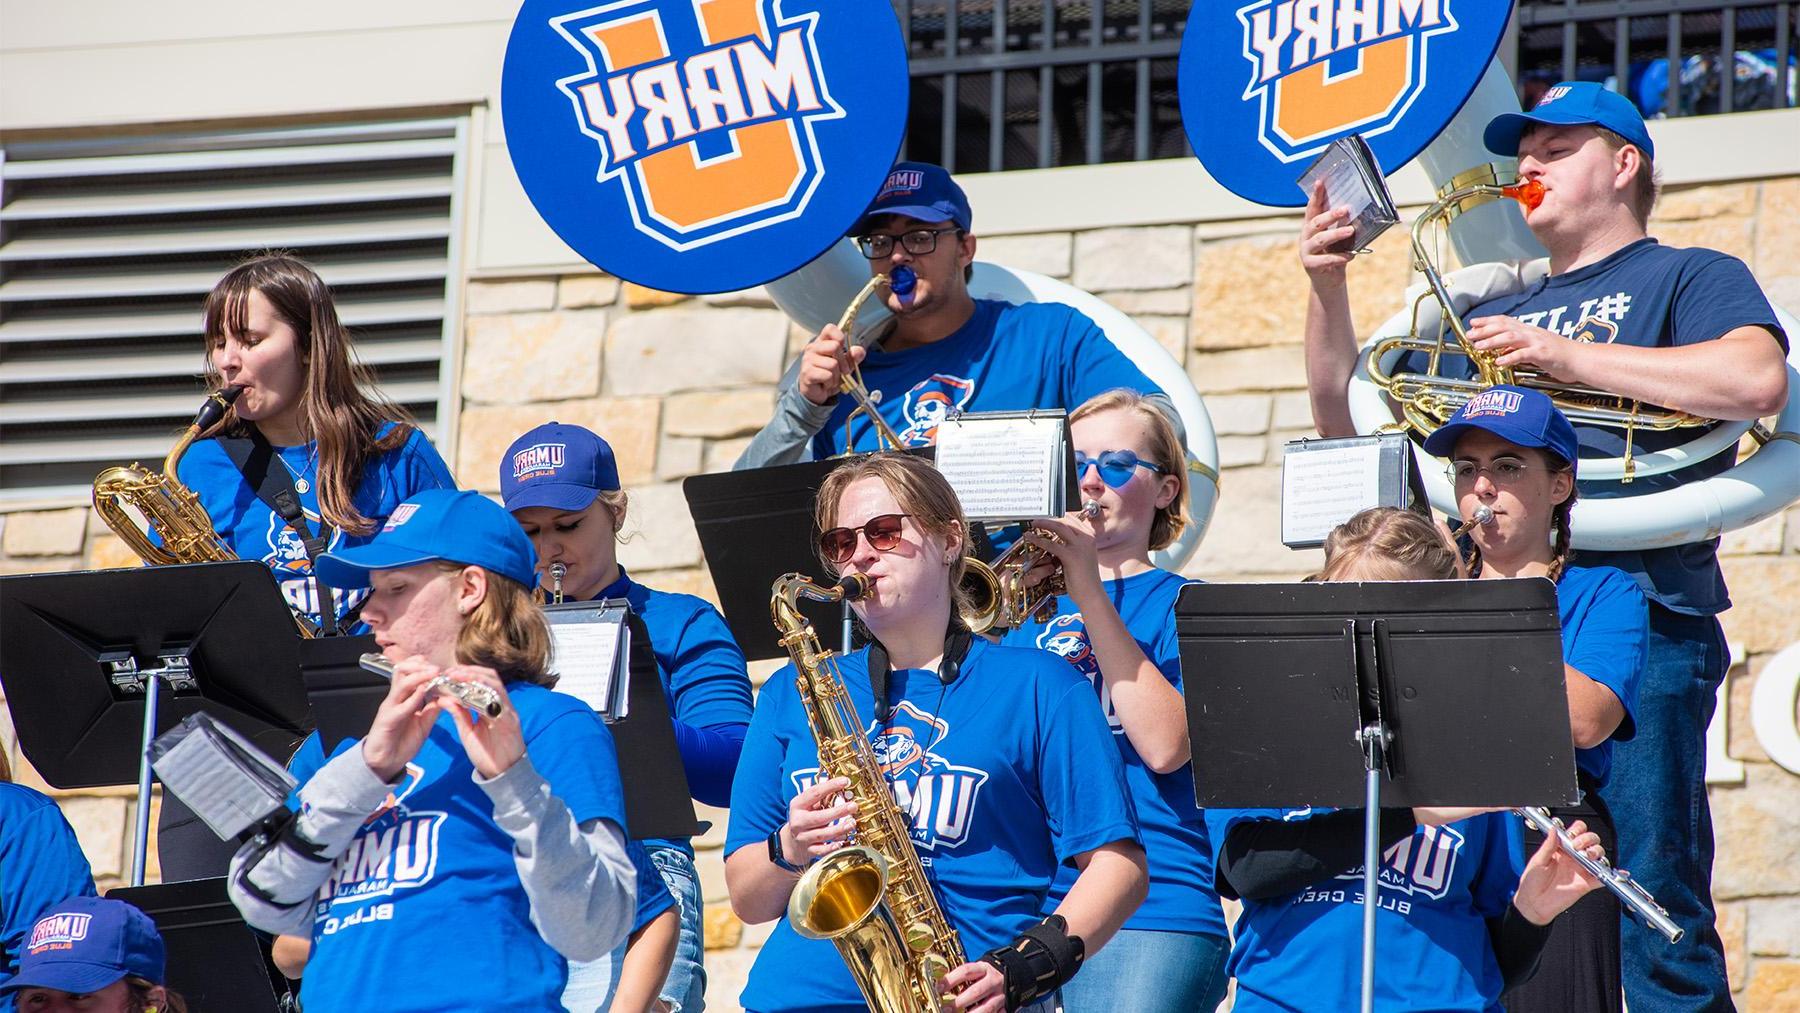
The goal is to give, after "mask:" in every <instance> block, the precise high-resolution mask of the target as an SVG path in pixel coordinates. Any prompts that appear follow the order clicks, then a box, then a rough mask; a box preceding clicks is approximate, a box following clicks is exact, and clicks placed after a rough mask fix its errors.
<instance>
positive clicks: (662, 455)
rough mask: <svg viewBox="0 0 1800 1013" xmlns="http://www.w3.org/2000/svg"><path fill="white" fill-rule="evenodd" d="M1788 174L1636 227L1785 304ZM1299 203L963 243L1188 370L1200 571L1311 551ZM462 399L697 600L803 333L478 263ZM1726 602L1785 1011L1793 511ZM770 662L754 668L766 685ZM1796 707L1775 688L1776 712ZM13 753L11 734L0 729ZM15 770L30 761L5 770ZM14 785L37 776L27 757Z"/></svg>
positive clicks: (1376, 288)
mask: <svg viewBox="0 0 1800 1013" xmlns="http://www.w3.org/2000/svg"><path fill="white" fill-rule="evenodd" d="M1796 221H1800V177H1789V178H1781V179H1771V180H1762V181H1752V182H1747V183H1730V184H1722V185H1709V186H1698V187H1690V188H1685V189H1679V190H1674V191H1671V192H1670V193H1669V194H1667V195H1666V197H1665V199H1664V201H1663V204H1662V206H1661V210H1660V213H1659V220H1658V222H1657V224H1656V226H1655V229H1654V231H1655V232H1656V233H1657V234H1658V235H1660V236H1661V237H1662V238H1663V239H1664V240H1665V241H1667V242H1669V243H1671V244H1673V245H1706V246H1712V247H1715V248H1719V249H1723V250H1726V251H1728V252H1731V253H1734V254H1736V255H1738V256H1740V257H1743V258H1744V259H1745V260H1746V261H1748V262H1749V263H1750V264H1751V266H1752V267H1753V268H1754V269H1755V270H1756V272H1757V274H1758V276H1759V278H1760V279H1761V281H1762V283H1763V284H1764V286H1765V287H1766V288H1767V289H1768V291H1769V293H1770V295H1771V296H1772V297H1774V298H1775V299H1776V300H1777V301H1779V302H1782V303H1783V304H1784V305H1786V306H1788V307H1789V308H1790V309H1800V232H1796V230H1795V229H1794V227H1793V225H1794V223H1795V222H1796ZM1297 228H1298V226H1297V219H1296V218H1294V217H1288V218H1275V219H1251V220H1239V221H1208V222H1199V223H1189V224H1177V225H1159V226H1152V227H1143V228H1120V229H1102V230H1092V231H1081V232H1074V233H1070V232H1052V233H1045V234H1040V235H1008V236H998V237H992V238H988V239H984V240H981V241H980V243H979V251H978V256H979V257H980V258H981V259H984V260H992V261H995V262H998V263H1004V264H1008V265H1011V266H1016V267H1020V268H1025V269H1029V270H1032V271H1037V272H1040V273H1043V274H1047V275H1050V276H1052V277H1056V278H1060V279H1064V280H1067V281H1070V282H1071V283H1073V284H1075V285H1077V286H1080V287H1083V288H1086V289H1089V290H1091V291H1093V292H1094V293H1095V294H1096V295H1098V296H1099V297H1101V298H1102V299H1105V300H1107V301H1108V302H1110V303H1112V304H1113V305H1115V306H1117V307H1118V308H1119V309H1121V310H1123V311H1125V312H1126V313H1128V314H1131V315H1132V316H1133V317H1135V318H1136V319H1137V320H1138V322H1139V323H1141V324H1142V325H1143V326H1144V327H1145V329H1146V330H1148V331H1150V333H1152V334H1153V335H1155V336H1156V338H1157V339H1158V340H1159V341H1160V342H1161V343H1162V345H1163V346H1164V347H1165V348H1167V349H1168V350H1169V351H1170V352H1171V354H1173V355H1175V357H1176V358H1177V359H1178V360H1179V361H1180V362H1181V363H1182V364H1183V365H1184V367H1185V368H1186V370H1187V373H1188V375H1189V376H1190V377H1191V378H1192V380H1193V382H1194V384H1195V386H1196V387H1197V388H1198V389H1199V390H1200V391H1201V393H1202V394H1203V395H1205V397H1206V403H1207V407H1208V410H1209V411H1210V412H1211V414H1212V419H1213V422H1214V425H1215V428H1216V429H1217V432H1218V437H1219V452H1220V463H1221V465H1222V469H1221V470H1222V481H1221V498H1220V506H1219V509H1218V510H1217V511H1216V513H1215V515H1214V517H1213V519H1212V524H1211V528H1210V530H1209V532H1208V534H1207V536H1206V539H1205V541H1204V542H1203V543H1202V545H1201V547H1200V550H1199V552H1198V553H1197V554H1196V555H1195V556H1194V558H1193V559H1192V560H1191V561H1190V562H1189V563H1188V565H1187V567H1186V568H1185V569H1186V571H1187V572H1188V573H1190V574H1193V575H1196V576H1202V577H1205V578H1207V579H1210V580H1216V581H1219V580H1222V581H1255V580H1272V579H1291V578H1294V577H1296V576H1299V575H1301V574H1304V573H1306V572H1309V571H1311V570H1313V569H1314V568H1316V567H1317V565H1318V563H1319V562H1320V559H1319V554H1318V553H1316V552H1293V551H1290V550H1288V549H1286V548H1284V547H1283V546H1282V545H1281V544H1280V540H1279V538H1278V534H1277V520H1278V516H1279V510H1278V506H1279V499H1278V497H1279V487H1280V459H1281V447H1282V445H1283V444H1284V443H1285V442H1287V441H1288V440H1291V439H1294V438H1297V437H1300V436H1304V435H1308V434H1310V433H1311V432H1312V420H1311V413H1310V408H1309V406H1308V403H1307V398H1306V393H1305V378H1304V370H1303V361H1302V351H1301V321H1302V318H1303V313H1304V306H1305V302H1304V300H1305V296H1306V285H1305V280H1304V278H1303V276H1302V275H1301V272H1300V270H1299V268H1298V265H1297V262H1296V257H1295V251H1294V244H1295V240H1296V237H1297ZM1408 278H1409V265H1408V261H1407V256H1406V251H1405V239H1404V234H1403V230H1400V229H1396V230H1394V231H1392V232H1390V233H1389V234H1387V235H1385V236H1383V237H1382V238H1381V240H1379V241H1378V242H1377V243H1376V246H1375V249H1374V251H1373V252H1372V253H1371V254H1369V255H1368V256H1367V257H1365V258H1363V259H1362V260H1361V261H1359V262H1358V263H1357V264H1356V265H1355V266H1354V267H1353V269H1352V272H1351V293H1352V303H1353V306H1354V309H1355V312H1356V315H1357V319H1358V321H1359V322H1360V325H1361V327H1362V329H1363V330H1364V332H1365V333H1366V332H1367V331H1368V330H1370V329H1372V328H1373V327H1374V326H1375V325H1376V324H1377V323H1379V322H1380V321H1382V320H1383V319H1385V318H1387V317H1388V316H1390V315H1392V314H1394V313H1396V312H1398V311H1399V310H1400V309H1401V308H1402V302H1403V299H1402V293H1403V290H1404V288H1405V285H1406V283H1407V281H1408ZM466 295H467V298H466V300H465V308H466V311H467V318H466V320H465V321H464V334H465V342H464V351H463V356H464V358H463V362H462V364H461V365H462V377H463V380H462V396H463V405H462V414H461V421H460V427H459V432H458V449H457V454H456V460H455V462H454V465H455V468H456V472H457V477H458V479H459V481H461V482H462V483H463V484H464V485H466V486H470V487H474V488H477V489H482V490H484V491H487V492H494V491H496V490H497V488H498V466H499V458H500V455H501V454H502V453H503V451H504V450H505V448H506V446H507V444H508V443H510V442H511V440H512V439H513V438H514V437H515V436H517V435H518V434H519V433H521V432H523V431H524V430H526V429H528V428H530V427H531V426H534V425H537V424H538V423H541V422H545V421H548V420H551V419H558V420H561V421H566V422H578V423H581V424H583V425H587V426H589V427H591V428H593V429H595V430H597V431H598V432H600V433H602V434H603V435H605V436H606V438H607V439H608V440H609V441H610V442H611V443H612V445H613V447H614V449H615V451H616V452H617V455H618V460H619V465H620V471H621V474H622V476H623V478H624V481H625V483H626V485H627V487H628V489H629V491H630V493H631V508H630V511H629V517H628V519H627V523H626V526H625V532H626V534H627V536H628V537H627V541H626V542H625V544H624V546H623V548H622V550H621V558H622V559H623V561H624V563H625V565H627V566H628V567H630V568H631V569H632V571H633V573H634V575H636V576H637V577H638V578H640V579H642V580H644V581H645V582H646V583H649V584H652V585H654V586H657V587H663V588H667V589H669V590H680V591H687V592H691V593H695V594H699V595H702V596H705V597H712V596H713V589H712V585H711V580H710V578H709V577H708V575H707V573H706V570H705V567H704V563H703V560H702V558H701V553H700V547H699V542H698V540H697V538H696V536H695V534H694V530H693V524H692V520H691V517H690V516H689V514H688V510H687V505H686V502H685V500H684V499H683V497H682V495H681V491H680V481H681V480H682V479H683V478H685V477H687V476H689V475H694V474H700V473H704V472H712V471H720V470H724V469H727V468H729V467H730V465H731V462H732V461H733V460H735V459H736V457H737V455H738V454H739V452H740V451H741V450H742V449H743V446H744V444H745V443H746V442H747V440H748V438H749V436H750V435H751V434H752V433H754V432H755V431H756V430H757V428H759V427H760V425H761V424H762V422H763V420H764V419H765V418H766V417H767V414H768V412H769V409H770V406H771V405H772V404H773V401H774V397H775V386H774V385H775V383H776V382H777V380H778V379H779V377H780V374H781V372H782V370H783V368H784V366H785V365H786V362H787V361H788V359H789V358H790V357H791V355H792V354H793V351H794V349H795V348H797V347H798V346H799V344H800V343H802V342H804V340H806V338H807V337H808V336H807V335H804V334H801V333H798V332H797V330H796V329H795V328H793V327H792V326H790V324H789V323H788V321H787V319H786V318H785V317H784V316H783V315H782V314H781V313H780V312H779V311H778V310H776V309H775V308H774V306H773V304H772V303H771V302H770V301H769V300H768V299H767V297H766V296H765V295H764V294H763V293H761V292H760V291H750V292H739V293H730V294H725V295H718V296H707V297H699V298H688V297H683V296H678V295H672V294H668V293H661V292H655V291H651V290H647V289H643V288H640V287H638V286H634V285H631V284H623V283H621V282H620V281H618V280H617V279H614V278H609V277H605V276H602V275H598V274H577V275H567V276H561V277H537V278H496V279H473V280H470V281H469V283H468V287H467V293H466ZM1724 554H1725V557H1726V561H1725V566H1726V571H1727V576H1728V578H1729V579H1730V581H1731V584H1732V586H1733V589H1734V592H1735V598H1736V601H1737V608H1735V609H1734V610H1733V611H1732V612H1731V613H1729V614H1728V615H1727V616H1726V618H1725V623H1726V628H1727V632H1728V633H1729V635H1730V637H1731V639H1732V640H1733V642H1734V644H1736V645H1737V646H1738V647H1739V649H1740V658H1741V662H1740V664H1739V665H1738V666H1737V667H1735V668H1734V669H1733V672H1732V675H1731V679H1730V682H1729V684H1728V690H1727V692H1726V693H1725V694H1723V695H1722V698H1723V699H1724V701H1725V704H1726V706H1727V708H1728V718H1729V721H1730V728H1729V741H1728V742H1727V743H1726V747H1727V749H1728V752H1729V756H1730V757H1731V758H1732V759H1734V760H1736V761H1739V762H1741V764H1742V767H1743V777H1742V779H1741V780H1738V781H1729V782H1727V783H1720V784H1715V786H1714V787H1713V788H1712V800H1713V806H1714V812H1715V822H1716V824H1717V828H1718V830H1717V838H1718V851H1719V858H1718V882H1717V889H1716V894H1717V897H1718V899H1719V900H1720V901H1721V905H1722V906H1721V924H1720V929H1721V931H1722V933H1723V934H1724V936H1725V938H1726V944H1727V947H1728V948H1729V952H1730V959H1731V974H1732V981H1733V986H1734V988H1735V989H1736V991H1737V994H1738V996H1739V998H1740V1002H1741V1004H1742V1005H1743V1006H1744V1007H1745V1008H1747V1009H1757V1010H1761V1009H1787V1008H1800V1007H1790V1006H1787V1005H1784V1003H1793V1002H1794V1001H1795V1000H1794V998H1793V996H1794V995H1795V994H1800V928H1797V926H1800V873H1797V872H1796V870H1797V869H1800V850H1797V849H1800V844H1797V843H1796V842H1800V774H1797V773H1795V772H1791V771H1789V770H1787V769H1784V768H1783V767H1781V766H1779V765H1778V764H1776V763H1774V762H1773V761H1772V760H1771V759H1770V756H1769V754H1768V752H1767V751H1766V750H1765V749H1764V748H1763V747H1762V746H1761V745H1760V744H1759V743H1758V741H1757V738H1756V735H1755V733H1754V731H1753V728H1752V722H1751V720H1750V716H1749V708H1750V706H1751V699H1752V691H1753V689H1754V686H1755V683H1756V680H1757V677H1758V675H1759V674H1760V672H1761V671H1762V669H1763V668H1764V667H1765V665H1766V664H1767V662H1768V660H1769V658H1770V657H1771V656H1772V655H1773V654H1774V653H1775V652H1777V651H1779V650H1781V649H1782V648H1784V647H1786V646H1788V645H1789V644H1792V643H1795V642H1796V641H1800V619H1796V616H1795V613H1794V610H1793V607H1792V602H1794V601H1795V600H1796V599H1797V598H1800V508H1791V509H1789V510H1788V511H1787V512H1786V513H1785V514H1784V515H1778V516H1776V517H1773V518H1770V519H1769V520H1767V521H1765V522H1763V523H1762V524H1759V525H1757V526H1755V527H1752V528H1750V529H1747V530H1745V531H1741V532H1736V533H1734V534H1732V535H1730V536H1728V537H1727V538H1726V540H1725V547H1724ZM130 562H131V558H130V554H129V553H128V552H126V551H124V550H123V546H122V545H121V544H120V543H119V542H118V541H117V539H115V538H113V537H112V536H111V535H110V534H108V533H106V532H105V530H104V528H103V527H101V526H99V525H98V523H97V521H95V520H94V519H93V518H91V517H90V516H89V512H88V510H87V509H86V508H85V507H69V508H66V509H46V510H30V511H22V512H14V513H11V514H9V515H7V514H0V573H17V572H31V571H45V570H64V569H74V568H79V567H83V566H101V565H128V564H129V563H130ZM774 667H775V666H774V663H772V662H769V663H761V664H757V665H754V666H753V672H752V674H753V678H754V679H755V680H756V681H758V682H759V683H760V681H761V680H762V679H763V678H765V677H766V676H767V674H768V672H769V671H771V670H772V669H773V668H774ZM1792 703H1793V701H1792V700H1791V699H1790V700H1789V701H1788V706H1789V711H1790V712H1789V714H1788V717H1789V718H1790V719H1791V718H1792V717H1793V714H1792ZM0 732H3V733H4V734H5V738H6V743H7V748H9V750H11V755H12V756H13V758H14V760H15V762H18V760H19V759H20V758H19V757H18V755H17V748H16V745H13V744H12V736H11V731H10V727H5V726H0ZM20 766H21V767H24V766H25V765H23V764H20ZM21 779H22V780H25V781H27V782H28V783H34V784H37V785H38V786H39V787H43V785H42V783H41V781H39V780H37V779H36V778H35V775H33V774H32V773H31V772H30V771H29V770H28V769H26V770H24V771H23V772H22V777H21ZM53 794H57V795H58V796H59V801H60V802H61V803H62V805H63V807H64V810H65V812H67V813H68V815H69V817H70V820H71V822H73V823H74V824H75V826H76V828H77V831H78V832H79V833H80V835H81V839H82V843H83V846H84V848H85V849H86V850H87V852H88V855H89V858H90V860H91V861H92V862H93V863H94V868H95V872H96V874H98V875H99V877H100V878H101V879H102V881H103V886H105V885H112V884H116V883H117V882H119V881H121V879H122V878H123V877H124V876H125V875H127V874H128V873H129V866H128V855H129V844H130V840H129V838H130V822H129V809H130V805H131V802H132V798H133V795H134V792H133V791H131V790H129V789H115V790H108V791H97V792H93V791H90V792H69V793H56V792H53ZM703 818H705V819H710V820H711V821H712V822H713V829H712V831H711V832H710V833H708V834H707V835H706V836H705V837H704V838H702V839H700V840H699V841H697V842H696V844H697V846H698V849H699V855H700V862H699V865H700V878H701V884H702V890H703V893H704V896H705V899H706V901H707V911H706V929H707V932H706V936H707V947H708V953H707V964H708V968H709V977H710V985H709V996H708V1004H709V1008H712V1009H717V1010H732V1009H735V1008H737V1005H736V995H737V991H738V989H739V987H740V986H741V983H742V981H743V978H744V975H745V973H746V972H747V970H748V968H749V966H750V963H751V962H752V961H753V960H754V959H755V955H756V949H757V947H758V946H759V945H760V944H761V942H762V941H763V940H764V939H765V938H766V937H767V935H768V931H769V928H770V927H769V926H767V925H762V926H745V925H742V924H741V923H739V922H738V921H737V919H736V918H735V917H733V915H732V914H731V912H730V908H729V905H728V903H727V901H726V892H725V885H724V873H723V864H722V855H721V853H720V852H721V847H722V842H723V836H724V825H725V819H726V814H725V813H723V812H718V811H713V812H707V813H704V814H703Z"/></svg>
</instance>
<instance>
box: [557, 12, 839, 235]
mask: <svg viewBox="0 0 1800 1013" xmlns="http://www.w3.org/2000/svg"><path fill="white" fill-rule="evenodd" d="M818 19H819V15H818V14H817V13H812V14H806V15H802V16H798V17H784V16H783V15H782V13H781V2H780V0H622V2H618V3H609V4H602V5H601V6H599V7H593V8H590V9H588V10H584V11H577V12H576V13H573V14H568V15H564V16H563V17H559V18H554V19H552V20H551V22H550V23H551V25H552V27H554V28H555V29H556V30H557V31H558V32H559V33H561V34H562V36H563V38H564V39H566V40H568V43H569V45H571V46H574V47H575V48H576V49H577V50H579V51H580V52H581V55H582V56H583V57H584V58H585V59H586V60H587V64H588V72H587V73H585V74H578V75H575V76H573V77H568V78H564V79H563V80H561V81H558V82H557V86H558V87H560V88H561V89H563V91H564V92H566V93H567V94H568V96H569V99H570V101H571V102H572V103H573V105H574V112H575V122H576V125H577V126H578V127H579V129H580V130H581V132H582V133H584V134H586V135H587V136H589V137H591V138H593V139H594V141H595V142H596V143H597V144H598V146H599V149H600V151H599V154H600V159H599V169H598V172H597V176H596V178H598V179H600V180H612V179H616V180H619V181H620V183H621V184H622V185H623V186H624V188H625V192H626V197H627V203H628V205H629V207H630V209H631V214H632V219H633V221H634V222H635V223H636V225H637V228H638V230H639V231H641V232H643V233H644V234H645V235H648V236H651V237H653V238H655V239H656V240H658V241H659V242H662V243H663V244H664V245H666V246H668V247H670V248H671V249H675V250H685V249H691V248H694V247H697V246H704V245H706V244H709V243H715V242H718V241H719V240H721V239H726V238H729V237H731V236H734V235H738V234H740V233H743V232H748V231H754V230H756V229H758V228H761V227H763V226H766V225H769V224H771V223H774V222H779V221H785V220H787V219H789V218H795V217H798V216H799V215H800V214H802V213H803V212H804V211H805V210H806V207H807V204H808V203H809V202H810V200H811V199H812V195H813V193H814V191H815V190H816V189H817V187H818V185H819V182H820V180H821V179H822V178H823V176H824V173H825V165H824V161H823V159H822V157H821V155H820V150H819V143H818V139H817V137H816V136H815V134H814V130H813V126H814V123H815V122H816V121H818V120H821V119H835V118H837V117H840V116H843V115H844V110H843V108H842V107H840V106H839V105H838V104H837V103H836V102H834V101H833V100H832V98H831V91H830V84H829V81H828V78H827V74H826V68H825V67H824V65H823V62H822V61H821V60H820V58H819V51H818V46H817V44H816V42H815V39H814V32H815V29H816V27H817V22H818Z"/></svg>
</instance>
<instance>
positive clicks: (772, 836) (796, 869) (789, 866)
mask: <svg viewBox="0 0 1800 1013" xmlns="http://www.w3.org/2000/svg"><path fill="white" fill-rule="evenodd" d="M785 826H787V824H786V823H783V824H782V825H781V826H780V827H776V828H775V829H774V830H772V831H770V832H769V861H771V862H773V863H775V866H776V867H777V868H781V869H786V870H787V871H789V872H791V873H793V874H794V875H796V876H798V875H799V874H801V873H802V872H805V871H806V870H805V869H802V868H801V867H800V866H798V865H795V864H794V863H792V862H790V861H788V860H787V856H786V855H784V854H782V853H781V830H782V827H785Z"/></svg>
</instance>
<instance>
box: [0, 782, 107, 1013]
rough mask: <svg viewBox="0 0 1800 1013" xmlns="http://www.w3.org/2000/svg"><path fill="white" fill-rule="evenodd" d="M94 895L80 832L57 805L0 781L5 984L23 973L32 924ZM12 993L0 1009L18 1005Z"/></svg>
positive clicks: (0, 939) (0, 958) (0, 951)
mask: <svg viewBox="0 0 1800 1013" xmlns="http://www.w3.org/2000/svg"><path fill="white" fill-rule="evenodd" d="M92 896H94V876H93V873H92V872H90V871H89V869H88V862H87V857H86V856H85V855H83V854H82V853H81V844H80V843H79V842H78V841H76V839H75V831H74V829H73V828H71V827H70V826H69V821H68V820H67V819H65V818H63V814H62V810H61V809H58V808H57V807H56V803H55V802H53V801H51V800H50V798H49V797H48V796H46V795H44V794H42V793H40V792H36V791H33V790H31V789H30V788H27V787H25V786H24V785H19V784H12V783H11V782H6V781H0V985H4V984H6V983H7V982H9V981H11V980H12V979H13V976H14V975H15V974H17V973H19V953H20V951H21V950H23V949H24V946H25V939H26V937H27V936H28V935H30V934H31V927H32V926H33V925H35V924H36V923H37V920H38V919H39V918H42V917H43V916H44V914H45V913H46V912H48V911H49V910H50V909H51V908H53V907H55V906H56V905H58V904H60V903H62V902H63V901H65V900H68V899H69V898H70V897H92ZM14 998H15V996H14V995H12V994H8V995H3V996H0V1010H10V1009H12V1008H13V1000H14Z"/></svg>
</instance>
